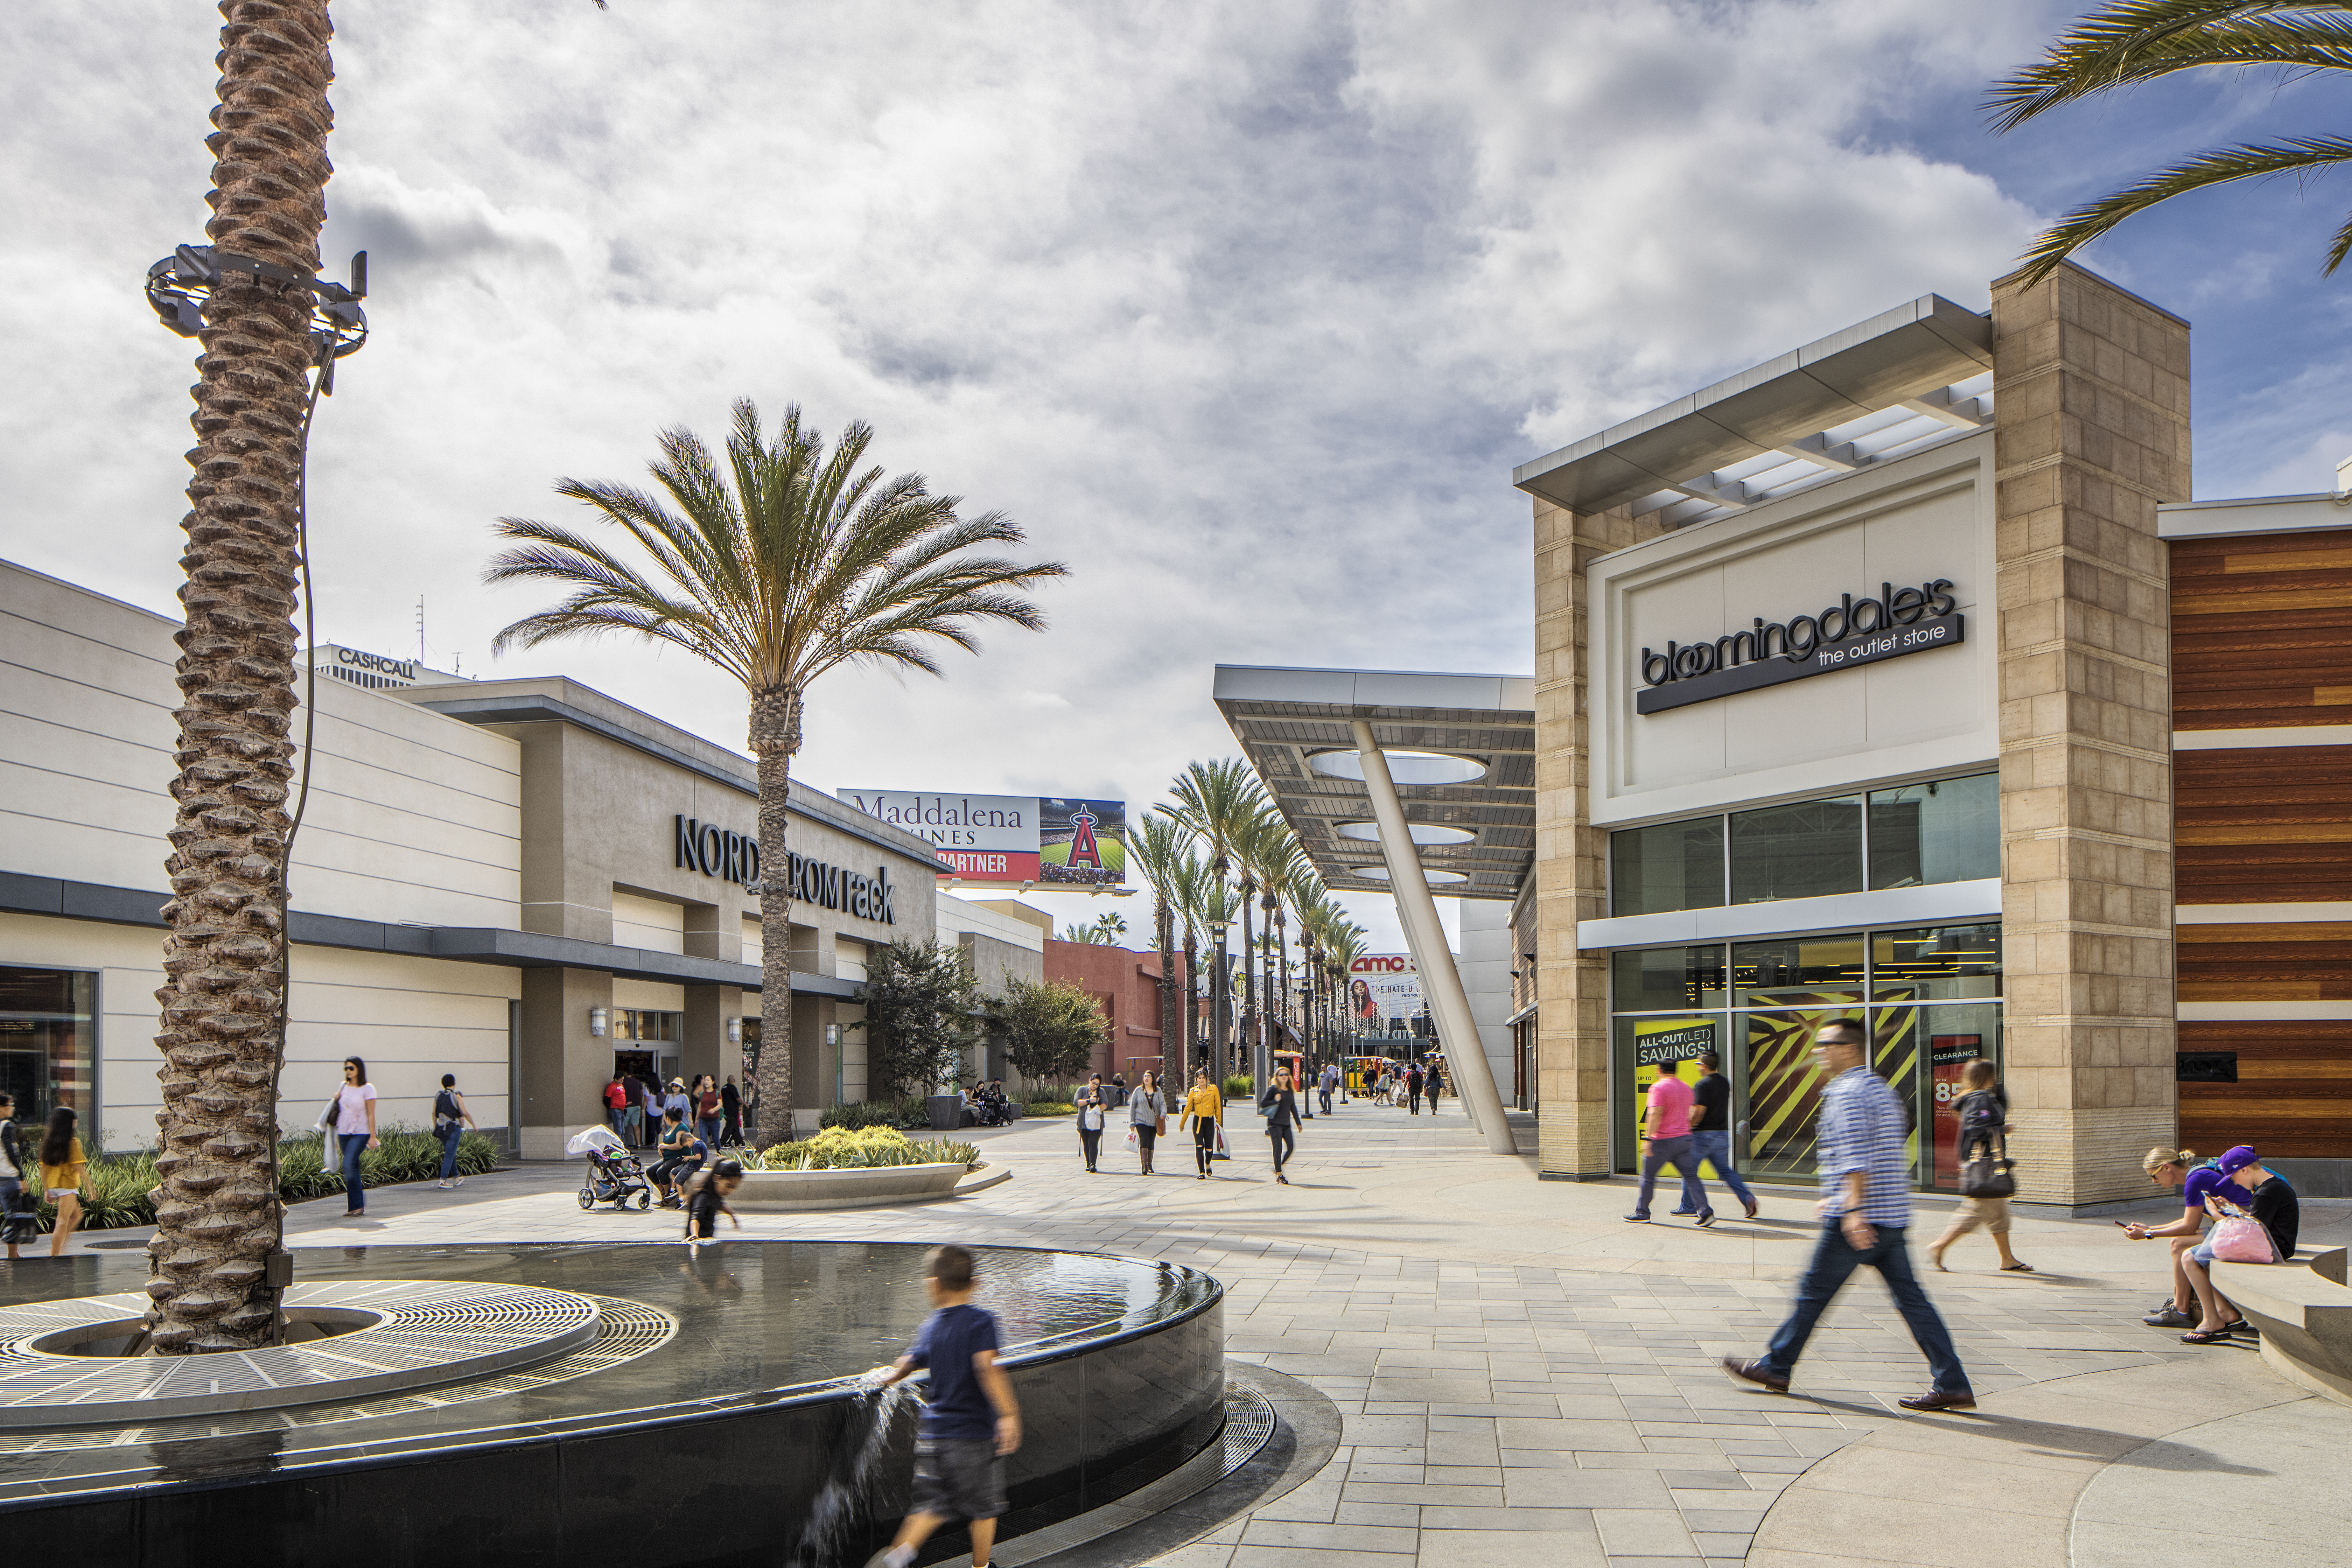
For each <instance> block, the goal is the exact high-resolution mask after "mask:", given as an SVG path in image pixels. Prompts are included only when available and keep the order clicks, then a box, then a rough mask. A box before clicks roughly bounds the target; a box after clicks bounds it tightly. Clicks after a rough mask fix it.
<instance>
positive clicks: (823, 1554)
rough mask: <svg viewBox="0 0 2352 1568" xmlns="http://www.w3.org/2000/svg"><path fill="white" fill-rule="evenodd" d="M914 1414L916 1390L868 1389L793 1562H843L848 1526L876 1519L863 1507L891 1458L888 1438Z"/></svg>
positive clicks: (820, 1565) (814, 1565)
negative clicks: (862, 1427)
mask: <svg viewBox="0 0 2352 1568" xmlns="http://www.w3.org/2000/svg"><path fill="white" fill-rule="evenodd" d="M914 1408H915V1397H914V1388H913V1385H912V1384H907V1383H894V1384H891V1385H890V1386H889V1387H887V1388H869V1389H866V1390H865V1391H864V1392H862V1393H860V1394H858V1396H857V1405H856V1415H854V1416H853V1417H852V1426H851V1434H852V1436H851V1438H850V1440H849V1441H846V1442H845V1443H844V1444H843V1445H842V1447H841V1451H840V1454H839V1456H838V1457H837V1458H836V1459H835V1464H834V1468H833V1473H832V1474H831V1475H830V1476H828V1477H827V1478H826V1479H825V1483H824V1489H822V1490H821V1491H819V1492H818V1493H817V1495H816V1497H815V1498H814V1500H812V1501H811V1502H810V1504H809V1512H808V1519H807V1521H806V1522H805V1523H803V1525H802V1526H801V1534H800V1539H799V1541H798V1542H795V1543H794V1544H793V1552H792V1558H791V1561H793V1563H807V1564H810V1565H811V1568H826V1565H828V1564H831V1563H837V1562H839V1561H841V1557H840V1552H841V1547H842V1545H843V1538H844V1537H845V1535H846V1534H847V1533H848V1531H849V1528H850V1526H851V1524H852V1523H853V1522H854V1521H857V1520H860V1519H871V1518H873V1517H875V1512H876V1510H874V1509H873V1508H872V1507H871V1506H867V1505H870V1504H871V1502H872V1501H873V1499H874V1496H875V1494H876V1492H877V1491H878V1490H879V1489H880V1487H881V1483H882V1481H883V1480H884V1479H885V1477H884V1475H883V1473H882V1470H883V1463H884V1461H885V1460H886V1459H887V1458H889V1455H890V1451H891V1446H892V1445H891V1440H890V1439H891V1436H892V1434H893V1433H894V1432H895V1431H896V1430H897V1428H898V1426H899V1424H900V1422H901V1420H902V1418H903V1419H912V1416H913V1411H914ZM859 1422H863V1424H864V1430H863V1432H862V1434H860V1433H858V1431H857V1423H859Z"/></svg>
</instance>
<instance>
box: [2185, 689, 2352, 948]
mask: <svg viewBox="0 0 2352 1568" xmlns="http://www.w3.org/2000/svg"><path fill="white" fill-rule="evenodd" d="M2345 717H2346V719H2347V721H2352V710H2347V712H2346V714H2345ZM2172 789H2173V821H2174V824H2175V826H2174V828H2173V835H2174V844H2175V849H2174V864H2173V878H2174V887H2175V889H2176V896H2177V897H2178V898H2179V901H2180V902H2182V903H2184V904H2235V903H2251V904H2267V903H2326V902H2336V901H2342V900H2352V746H2248V747H2232V748H2230V749H2228V750H2223V751H2214V752H2174V753H2173V754H2172ZM2186 934H2187V928H2184V930H2183V935H2184V937H2185V936H2186Z"/></svg>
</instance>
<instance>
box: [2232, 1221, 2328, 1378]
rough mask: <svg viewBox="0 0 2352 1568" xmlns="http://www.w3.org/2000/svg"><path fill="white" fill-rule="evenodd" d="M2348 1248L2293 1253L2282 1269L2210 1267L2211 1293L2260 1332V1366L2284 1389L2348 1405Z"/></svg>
mask: <svg viewBox="0 0 2352 1568" xmlns="http://www.w3.org/2000/svg"><path fill="white" fill-rule="evenodd" d="M2346 1255H2347V1248H2345V1247H2329V1248H2327V1249H2326V1250H2325V1251H2322V1252H2317V1253H2310V1252H2305V1253H2298V1254H2297V1255H2296V1256H2295V1257H2294V1259H2292V1260H2291V1261H2289V1262H2287V1263H2284V1264H2276V1263H2274V1264H2268V1265H2264V1264H2260V1263H2216V1264H2214V1265H2213V1269H2212V1274H2213V1284H2214V1287H2215V1289H2219V1290H2220V1291H2221V1294H2223V1295H2224V1296H2227V1297H2228V1298H2229V1299H2230V1300H2231V1304H2232V1305H2234V1306H2235V1307H2236V1308H2237V1309H2238V1310H2239V1311H2241V1312H2242V1313H2244V1314H2245V1315H2246V1317H2247V1318H2248V1319H2249V1320H2250V1321H2252V1323H2253V1325H2254V1326H2255V1327H2256V1328H2258V1329H2260V1330H2261V1331H2262V1335H2263V1362H2264V1363H2267V1364H2268V1365H2269V1366H2270V1368H2271V1370H2273V1372H2275V1373H2278V1374H2279V1375H2280V1376H2281V1377H2284V1378H2285V1379H2286V1380H2287V1381H2289V1382H2290V1383H2293V1384H2296V1385H2298V1386H2300V1387H2303V1388H2307V1389H2309V1390H2311V1392H2312V1393H2314V1394H2325V1395H2326V1397H2328V1398H2330V1399H2333V1400H2335V1401H2336V1402H2337V1403H2338V1404H2342V1405H2352V1288H2347V1284H2346Z"/></svg>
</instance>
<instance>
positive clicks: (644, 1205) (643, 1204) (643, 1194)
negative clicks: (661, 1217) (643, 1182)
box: [637, 1187, 654, 1209]
mask: <svg viewBox="0 0 2352 1568" xmlns="http://www.w3.org/2000/svg"><path fill="white" fill-rule="evenodd" d="M637 1206H638V1207H639V1208H641V1209H649V1208H651V1207H653V1206H654V1195H653V1194H652V1193H650V1192H647V1191H646V1189H645V1188H643V1187H640V1188H638V1189H637Z"/></svg>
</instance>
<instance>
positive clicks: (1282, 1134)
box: [1257, 1068, 1300, 1186]
mask: <svg viewBox="0 0 2352 1568" xmlns="http://www.w3.org/2000/svg"><path fill="white" fill-rule="evenodd" d="M1257 1109H1258V1113H1259V1114H1260V1115H1262V1116H1264V1117H1265V1138H1266V1142H1267V1144H1268V1145H1269V1146H1270V1147H1271V1148H1272V1149H1273V1151H1274V1179H1275V1180H1276V1181H1277V1182H1280V1183H1281V1184H1283V1185H1284V1186H1288V1185H1290V1178H1289V1177H1288V1176H1286V1175H1284V1174H1283V1173H1282V1167H1283V1163H1284V1162H1286V1161H1287V1160H1288V1159H1289V1158H1290V1157H1291V1155H1293V1154H1295V1153H1297V1152H1298V1133H1297V1129H1298V1127H1299V1125H1300V1122H1299V1118H1298V1096H1297V1093H1296V1092H1294V1091H1293V1090H1292V1089H1291V1087H1290V1069H1289V1068H1275V1069H1274V1084H1273V1087H1272V1088H1270V1089H1267V1090H1266V1091H1265V1093H1264V1094H1262V1095H1260V1096H1259V1097H1258V1102H1257Z"/></svg>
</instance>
